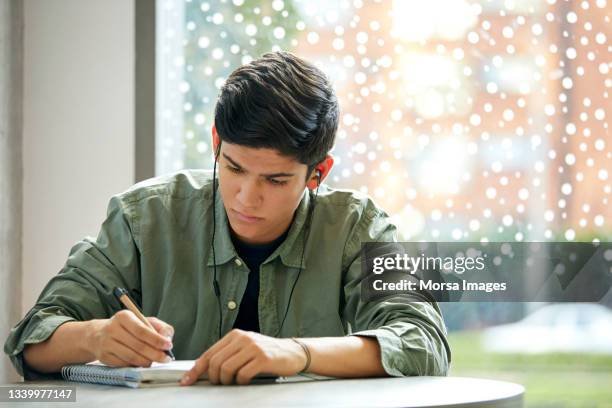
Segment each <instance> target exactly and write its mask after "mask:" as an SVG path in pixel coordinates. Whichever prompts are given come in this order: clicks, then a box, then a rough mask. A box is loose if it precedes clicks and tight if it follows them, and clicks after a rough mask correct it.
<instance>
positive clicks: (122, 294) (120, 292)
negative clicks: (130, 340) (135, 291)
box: [113, 288, 176, 360]
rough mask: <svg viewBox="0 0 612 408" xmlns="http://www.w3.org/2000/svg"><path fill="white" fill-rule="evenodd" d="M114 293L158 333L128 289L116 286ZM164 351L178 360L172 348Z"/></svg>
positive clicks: (124, 304)
mask: <svg viewBox="0 0 612 408" xmlns="http://www.w3.org/2000/svg"><path fill="white" fill-rule="evenodd" d="M113 293H114V294H115V296H116V297H117V299H118V300H119V301H120V302H121V303H122V304H123V306H125V307H126V308H127V309H128V310H130V311H131V312H132V313H134V314H135V315H136V317H138V318H139V319H140V321H141V322H143V323H144V324H146V325H147V326H148V327H149V328H150V329H151V330H153V331H154V332H156V333H157V330H155V327H153V326H152V325H151V323H150V322H149V321H148V320H147V318H146V317H145V316H144V315H143V314H142V312H141V311H140V309H139V308H138V306H136V303H134V302H133V301H132V299H131V298H130V295H129V292H128V291H127V290H125V289H123V288H115V289H114V290H113ZM164 353H166V354H167V355H168V356H169V357H170V358H171V359H173V360H176V358H175V357H174V354H173V353H172V350H164Z"/></svg>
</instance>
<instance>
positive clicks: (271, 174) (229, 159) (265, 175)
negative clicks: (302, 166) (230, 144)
mask: <svg viewBox="0 0 612 408" xmlns="http://www.w3.org/2000/svg"><path fill="white" fill-rule="evenodd" d="M223 157H225V159H226V160H227V161H228V162H230V163H231V164H232V165H233V166H234V167H237V168H239V169H242V170H244V168H243V167H242V166H241V165H240V164H238V163H237V162H236V161H235V160H234V159H232V158H231V157H229V156H228V155H227V154H225V153H223ZM260 176H262V177H266V178H275V177H293V176H295V174H294V173H283V172H281V173H270V174H260Z"/></svg>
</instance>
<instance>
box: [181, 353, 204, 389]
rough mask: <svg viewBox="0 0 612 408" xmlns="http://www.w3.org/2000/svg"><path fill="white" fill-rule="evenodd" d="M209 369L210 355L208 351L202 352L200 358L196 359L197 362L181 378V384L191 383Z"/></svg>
mask: <svg viewBox="0 0 612 408" xmlns="http://www.w3.org/2000/svg"><path fill="white" fill-rule="evenodd" d="M206 370H208V356H207V355H206V353H204V354H202V355H201V356H200V358H198V359H197V360H196V361H195V364H194V365H193V367H192V368H191V370H189V371H188V372H186V373H185V374H184V375H183V377H182V378H181V385H191V384H193V383H194V382H196V381H197V380H198V378H200V377H201V376H202V373H204V372H206Z"/></svg>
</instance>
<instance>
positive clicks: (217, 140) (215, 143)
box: [212, 125, 221, 160]
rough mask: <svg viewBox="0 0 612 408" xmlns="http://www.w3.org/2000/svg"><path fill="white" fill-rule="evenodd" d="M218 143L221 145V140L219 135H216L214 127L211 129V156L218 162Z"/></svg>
mask: <svg viewBox="0 0 612 408" xmlns="http://www.w3.org/2000/svg"><path fill="white" fill-rule="evenodd" d="M219 143H221V139H220V138H219V134H218V133H217V128H216V127H215V125H213V127H212V146H213V154H214V155H215V160H218V159H219V158H218V157H217V153H218V151H217V149H218V148H219Z"/></svg>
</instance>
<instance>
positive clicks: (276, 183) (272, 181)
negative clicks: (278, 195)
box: [268, 179, 287, 186]
mask: <svg viewBox="0 0 612 408" xmlns="http://www.w3.org/2000/svg"><path fill="white" fill-rule="evenodd" d="M268 181H269V182H270V184H272V185H273V186H284V185H285V184H287V181H286V180H276V179H268Z"/></svg>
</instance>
